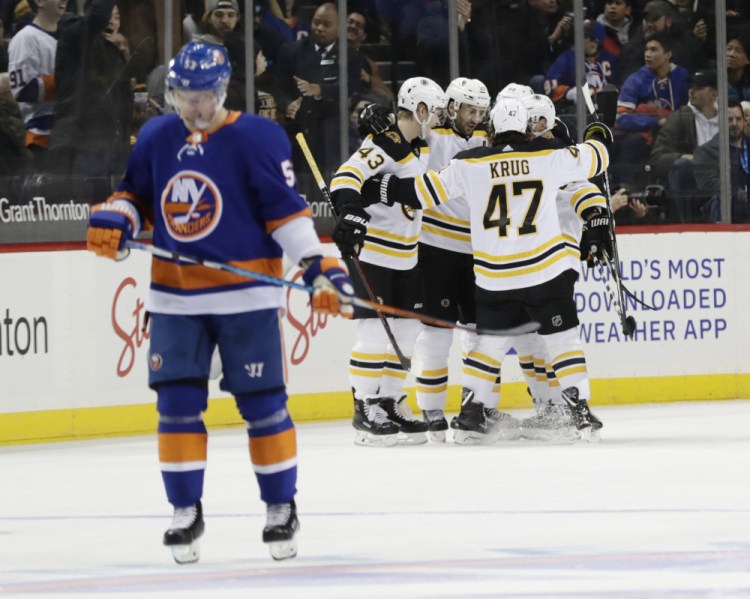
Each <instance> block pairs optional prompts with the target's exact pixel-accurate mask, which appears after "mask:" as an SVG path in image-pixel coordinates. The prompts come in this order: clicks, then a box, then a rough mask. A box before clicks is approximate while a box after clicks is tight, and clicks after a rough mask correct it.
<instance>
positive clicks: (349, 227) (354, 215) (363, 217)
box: [331, 204, 370, 258]
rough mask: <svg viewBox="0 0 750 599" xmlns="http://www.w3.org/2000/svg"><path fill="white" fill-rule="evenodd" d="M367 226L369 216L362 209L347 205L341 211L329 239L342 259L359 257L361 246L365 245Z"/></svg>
mask: <svg viewBox="0 0 750 599" xmlns="http://www.w3.org/2000/svg"><path fill="white" fill-rule="evenodd" d="M369 224H370V215H369V214H367V211H366V210H365V209H364V208H362V207H360V206H356V205H354V204H349V205H347V206H344V207H343V208H342V209H341V212H339V221H338V222H337V223H336V226H335V227H334V228H333V233H332V234H331V237H332V238H333V241H334V243H335V244H336V246H337V247H338V248H339V251H340V252H341V256H342V257H344V258H351V257H352V256H358V255H359V252H360V250H361V249H362V245H363V244H364V243H365V235H366V234H367V225H369Z"/></svg>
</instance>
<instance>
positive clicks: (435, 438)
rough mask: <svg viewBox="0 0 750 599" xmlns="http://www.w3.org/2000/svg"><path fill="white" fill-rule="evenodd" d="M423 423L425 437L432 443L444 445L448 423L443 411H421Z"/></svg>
mask: <svg viewBox="0 0 750 599" xmlns="http://www.w3.org/2000/svg"><path fill="white" fill-rule="evenodd" d="M422 415H423V416H424V421H425V423H427V435H428V436H429V437H430V441H432V442H433V443H445V438H446V431H447V430H448V421H447V420H446V419H445V414H444V413H443V410H422Z"/></svg>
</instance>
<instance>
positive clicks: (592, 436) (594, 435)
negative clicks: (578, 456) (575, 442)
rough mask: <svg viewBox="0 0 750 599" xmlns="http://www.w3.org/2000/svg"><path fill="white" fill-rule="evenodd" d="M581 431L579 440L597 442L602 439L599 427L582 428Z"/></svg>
mask: <svg viewBox="0 0 750 599" xmlns="http://www.w3.org/2000/svg"><path fill="white" fill-rule="evenodd" d="M580 432H581V440H582V441H584V442H586V443H599V442H600V441H601V440H602V437H601V434H600V433H599V429H594V428H592V427H588V428H585V429H583V430H582V431H580Z"/></svg>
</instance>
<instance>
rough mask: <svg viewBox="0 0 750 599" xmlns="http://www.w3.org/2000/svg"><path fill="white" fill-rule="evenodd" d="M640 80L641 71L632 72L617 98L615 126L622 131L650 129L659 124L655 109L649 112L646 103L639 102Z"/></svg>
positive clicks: (634, 131)
mask: <svg viewBox="0 0 750 599" xmlns="http://www.w3.org/2000/svg"><path fill="white" fill-rule="evenodd" d="M641 80H642V75H641V71H636V72H635V73H633V74H632V75H631V76H630V77H628V78H627V79H626V80H625V84H624V85H623V86H622V89H621V90H620V95H619V96H618V98H617V128H618V129H621V130H622V131H629V132H632V133H636V132H638V131H651V130H653V129H655V128H656V127H658V125H659V115H658V114H657V112H656V109H655V108H654V109H653V111H652V112H651V111H650V110H649V107H648V105H647V104H643V103H641V102H640V97H639V93H638V90H639V89H640V87H641V84H642V81H641Z"/></svg>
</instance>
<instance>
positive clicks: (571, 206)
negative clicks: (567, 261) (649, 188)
mask: <svg viewBox="0 0 750 599" xmlns="http://www.w3.org/2000/svg"><path fill="white" fill-rule="evenodd" d="M592 206H600V207H601V208H604V209H606V207H607V203H606V200H605V199H604V196H603V195H602V192H601V191H600V190H599V188H598V187H597V186H596V185H595V184H594V183H591V182H590V181H579V182H577V183H570V184H569V185H566V186H565V187H563V188H561V189H560V190H559V191H558V192H557V217H558V219H559V220H560V232H561V233H562V236H563V239H564V240H565V245H566V246H568V247H569V248H570V249H571V251H573V252H574V253H575V254H576V256H577V257H578V259H577V260H576V271H577V272H578V274H581V232H582V230H583V221H582V220H581V217H580V216H579V214H581V213H582V212H583V211H584V210H586V208H591V207H592Z"/></svg>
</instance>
